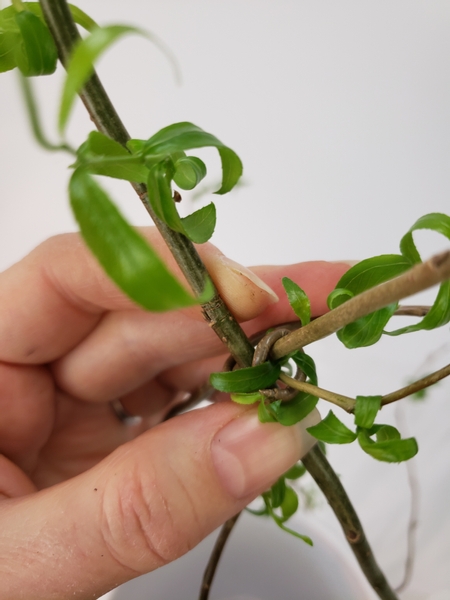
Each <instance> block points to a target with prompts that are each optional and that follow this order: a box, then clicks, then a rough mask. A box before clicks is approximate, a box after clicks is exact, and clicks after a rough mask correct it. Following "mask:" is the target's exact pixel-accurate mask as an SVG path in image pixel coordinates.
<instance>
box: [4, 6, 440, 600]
mask: <svg viewBox="0 0 450 600" xmlns="http://www.w3.org/2000/svg"><path fill="white" fill-rule="evenodd" d="M78 4H79V6H80V7H81V8H84V9H85V10H87V11H89V13H90V14H91V15H92V17H93V18H94V19H97V20H98V21H99V22H100V23H101V24H107V23H113V22H114V23H116V22H127V23H129V24H137V25H139V26H142V27H145V28H147V29H150V30H151V31H152V32H154V33H156V34H157V35H158V36H159V37H160V38H162V39H163V40H164V41H165V43H166V44H167V45H168V46H169V47H170V48H171V49H172V51H173V52H174V53H175V55H176V56H177V58H178V61H179V64H180V67H181V71H182V76H183V84H182V86H181V87H180V86H177V85H176V84H175V83H174V79H173V75H172V71H171V68H170V66H169V64H168V62H167V60H166V58H165V57H164V56H163V55H162V54H161V52H160V51H159V50H157V49H156V48H155V47H154V46H152V45H151V44H150V43H149V42H148V41H146V40H144V39H143V38H132V37H130V38H128V39H126V40H125V41H123V42H122V44H121V45H120V46H117V47H115V48H114V49H112V50H111V51H110V53H109V54H108V55H107V56H106V57H105V58H104V59H102V61H101V63H100V66H99V73H100V75H101V77H102V80H103V82H104V84H105V86H106V88H107V90H108V92H109V93H110V96H111V98H112V99H113V102H114V104H115V105H116V107H117V109H118V112H119V114H120V115H121V116H122V118H123V120H124V122H125V124H126V125H127V127H128V128H129V131H130V133H131V135H132V136H134V137H141V138H146V137H149V136H150V135H152V134H153V133H154V132H155V131H157V130H158V129H159V128H161V127H163V126H165V125H168V124H170V123H173V122H176V121H182V120H189V121H192V122H194V123H196V124H198V125H199V126H201V127H203V128H204V129H206V130H207V131H210V132H212V133H214V134H215V135H217V137H219V138H220V139H221V140H222V141H224V142H225V143H226V144H228V145H230V146H231V147H232V148H233V149H235V150H236V151H237V152H238V153H239V155H240V156H241V158H242V160H243V162H244V167H245V175H244V184H243V185H242V186H241V187H240V188H239V189H238V190H236V191H235V192H233V193H232V194H230V195H229V196H225V197H216V199H215V201H216V206H217V209H218V226H217V230H216V233H215V234H214V237H213V242H214V243H216V244H217V245H218V246H219V247H220V248H221V249H222V250H223V251H224V252H225V253H226V254H228V255H229V256H231V257H232V258H234V259H235V260H237V261H239V262H241V263H243V264H255V263H280V264H282V263H289V262H297V261H303V260H313V259H327V260H340V259H352V260H356V259H361V258H365V257H367V256H371V255H375V254H381V253H390V252H397V251H398V242H399V240H400V238H401V236H402V235H403V234H404V233H405V232H406V231H407V230H408V228H409V227H410V226H411V225H412V224H413V223H414V221H415V220H416V219H417V218H418V217H419V216H421V215H422V214H425V213H427V212H447V213H448V212H449V208H450V202H449V191H450V180H449V159H450V114H449V105H450V75H449V73H450V36H449V25H450V4H449V3H448V2H446V1H443V0H423V1H418V0H403V1H402V0H377V1H374V0H366V1H364V0H339V1H331V0H314V1H312V0H297V1H296V2H294V1H292V0H290V1H289V0H278V2H276V3H275V2H269V1H267V0H259V1H256V0H239V1H236V0H227V1H226V2H225V1H219V0H209V1H208V0H188V1H187V0H184V1H181V0H164V2H163V1H160V2H156V1H154V0H149V1H145V2H144V0H127V1H126V2H119V1H117V0H95V1H91V2H88V1H87V0H83V1H82V0H80V2H79V3H78ZM61 75H62V74H61V73H60V72H59V73H58V74H57V75H56V76H53V77H51V78H42V79H41V80H39V81H37V82H36V84H37V88H38V92H39V96H40V99H41V104H42V109H43V112H44V117H45V122H46V126H47V130H48V131H49V132H50V135H53V134H54V132H55V127H54V123H55V116H54V113H55V107H56V105H57V98H58V94H59V90H60V86H61ZM0 98H1V105H0V106H1V110H0V135H1V144H0V174H1V176H0V198H1V212H0V215H1V217H0V267H1V268H6V267H7V266H8V265H10V264H12V263H13V262H14V261H16V260H18V259H20V258H21V257H22V256H24V254H26V253H27V252H28V251H29V250H30V249H31V248H33V247H34V246H35V245H36V244H37V243H39V242H40V241H42V240H44V239H45V238H47V237H48V236H50V235H52V234H56V233H60V232H64V231H73V230H75V229H76V226H75V224H74V221H73V219H72V217H71V215H70V211H69V208H68V202H67V198H66V184H67V178H68V174H69V172H68V171H67V169H66V167H67V165H68V164H69V163H70V157H68V156H65V155H58V154H57V155H51V154H47V153H45V152H44V151H42V150H41V149H40V148H38V147H37V146H36V145H35V144H34V142H33V141H32V140H31V139H30V135H29V131H28V124H27V122H26V117H25V116H24V111H23V107H22V103H21V99H20V95H19V92H18V87H17V82H16V79H15V74H14V73H8V74H6V75H2V76H1V77H0ZM90 129H91V127H90V123H89V121H88V119H87V118H86V116H85V114H84V112H83V109H82V107H81V106H80V107H78V108H77V109H76V111H75V114H74V116H73V118H72V120H71V124H70V127H69V138H70V139H71V140H72V141H73V143H81V141H82V140H83V138H84V136H85V135H86V133H87V132H88V131H89V130H90ZM203 156H205V157H207V158H208V160H210V164H212V170H211V171H212V175H211V178H210V179H209V180H208V181H207V183H211V184H214V183H216V182H217V177H218V164H217V158H216V156H215V155H214V153H212V152H211V153H206V154H204V155H203ZM109 189H111V190H113V193H114V194H115V199H116V200H117V202H118V204H119V205H120V206H121V207H122V210H123V211H124V212H125V213H126V214H127V215H128V217H129V218H130V219H131V220H132V222H133V223H135V224H147V223H148V218H147V215H146V213H145V211H144V209H143V208H142V207H141V206H140V204H139V202H138V200H137V198H136V197H134V196H133V193H132V191H131V190H130V189H129V186H127V185H125V184H122V183H117V184H116V183H111V184H109ZM208 201H209V199H208ZM184 205H185V206H186V205H187V206H188V207H189V206H192V203H191V200H189V198H186V199H185V201H184ZM416 239H417V241H418V244H419V246H420V248H421V249H422V250H423V254H424V256H425V257H426V256H428V255H430V254H431V253H433V252H435V251H438V250H439V249H441V248H444V247H446V245H447V246H448V241H447V242H446V241H445V240H444V239H443V238H440V236H437V235H432V234H427V233H426V232H425V233H422V232H420V233H419V234H418V235H417V237H416ZM0 293H1V290H0ZM449 348H450V345H449V343H448V327H445V328H443V330H441V331H439V332H432V333H423V334H422V333H420V334H414V335H410V336H405V337H404V338H402V339H400V338H398V339H397V338H394V339H386V340H383V342H382V343H381V344H379V345H378V346H377V347H376V348H371V349H363V350H357V351H352V352H349V351H345V350H343V349H342V350H341V348H340V346H339V344H338V342H337V341H335V340H334V339H333V340H327V341H325V342H321V343H320V344H319V345H317V347H316V345H313V346H312V347H311V354H312V355H313V357H314V358H315V359H316V362H317V363H318V367H319V376H320V383H321V385H322V386H323V387H325V388H331V389H334V390H335V391H340V392H342V393H344V394H348V395H356V394H376V393H387V392H388V391H391V390H393V389H395V388H397V387H401V386H402V385H404V384H405V382H406V381H408V380H410V379H411V378H414V377H416V376H417V377H418V376H421V375H423V374H424V373H426V372H428V371H430V370H433V369H435V368H439V367H440V366H443V365H444V364H446V362H448V355H449ZM435 350H437V352H435ZM449 391H450V385H449V383H448V382H444V383H441V384H440V385H438V386H437V387H436V389H435V391H433V393H432V394H430V396H429V398H428V399H427V400H426V401H425V402H424V403H421V404H418V403H412V402H411V401H406V402H404V403H403V404H404V408H402V409H400V410H401V411H402V413H403V415H400V416H402V417H403V418H404V419H405V420H406V422H407V429H408V431H409V434H411V435H412V434H413V435H416V436H417V438H418V440H419V445H420V453H419V455H418V458H417V459H416V461H415V463H416V467H415V468H416V470H417V473H418V477H419V481H420V487H421V509H420V523H419V530H418V539H419V542H418V548H417V565H416V569H415V572H414V578H413V581H412V583H411V585H410V586H409V588H408V589H407V591H405V592H404V593H403V595H402V596H401V597H402V598H403V599H405V600H425V599H426V598H427V599H428V600H449V598H450V571H449V569H448V563H449V559H450V518H449V508H448V507H449V501H450V460H449V451H450V424H449V423H450V398H449V397H448V396H449ZM326 410H327V407H324V409H323V411H322V412H323V414H325V411H326ZM394 413H395V410H394V409H393V408H392V409H389V410H388V409H385V410H384V411H383V415H382V417H383V421H384V422H394V419H395V414H394ZM330 456H331V460H332V462H333V464H334V465H335V466H336V469H337V470H338V472H339V473H340V474H341V475H342V480H343V482H344V484H345V485H346V487H347V488H348V490H349V492H350V494H351V497H352V499H353V500H354V502H355V504H356V506H357V508H358V510H359V512H360V514H361V518H362V521H363V523H364V524H365V526H366V529H367V531H368V534H369V539H371V541H372V542H373V546H374V548H375V550H376V552H377V555H378V556H379V558H380V562H381V564H382V566H383V568H384V569H385V570H386V572H387V574H388V576H389V578H390V580H391V581H392V582H393V583H394V585H395V583H396V582H398V581H399V580H400V578H401V573H402V566H403V562H404V557H405V529H406V525H407V520H408V512H409V493H408V488H407V485H406V474H405V473H406V470H405V466H404V465H399V466H396V465H384V464H379V463H375V462H374V461H373V460H372V459H370V458H369V457H367V456H365V455H363V454H362V452H358V451H357V449H356V448H353V447H351V448H350V447H339V448H332V449H331V450H330ZM308 518H309V519H310V520H311V522H312V523H314V522H317V523H318V524H319V525H318V526H320V527H322V528H323V527H326V528H328V530H329V536H330V538H333V539H335V540H338V541H339V543H341V545H342V547H343V552H344V553H345V552H347V550H346V548H345V546H344V542H343V541H342V535H341V532H340V530H339V527H338V526H337V525H336V524H335V523H334V521H333V518H332V517H331V516H330V515H329V514H328V509H327V507H326V506H325V504H324V503H322V506H321V508H319V509H318V510H316V511H315V512H314V513H311V514H310V515H309V516H308ZM371 597H372V596H371V593H370V592H367V598H371ZM330 600H331V599H330Z"/></svg>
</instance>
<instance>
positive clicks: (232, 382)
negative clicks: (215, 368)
mask: <svg viewBox="0 0 450 600" xmlns="http://www.w3.org/2000/svg"><path fill="white" fill-rule="evenodd" d="M280 371H281V367H280V365H278V364H274V363H272V362H270V361H267V362H264V363H261V364H260V365H257V366H256V367H247V368H245V369H238V370H237V371H227V372H224V373H211V376H210V382H211V385H212V386H213V387H214V388H216V390H219V391H220V392H229V393H232V392H238V393H247V392H255V391H257V390H262V389H264V388H267V387H270V386H271V385H273V384H274V383H275V382H276V380H277V379H278V377H279V376H280Z"/></svg>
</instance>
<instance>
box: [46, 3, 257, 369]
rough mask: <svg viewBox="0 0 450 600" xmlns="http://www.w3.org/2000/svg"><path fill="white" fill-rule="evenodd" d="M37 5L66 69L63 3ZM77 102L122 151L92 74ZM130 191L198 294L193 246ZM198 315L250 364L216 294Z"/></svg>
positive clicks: (70, 24)
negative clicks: (141, 204) (80, 102)
mask: <svg viewBox="0 0 450 600" xmlns="http://www.w3.org/2000/svg"><path fill="white" fill-rule="evenodd" d="M40 5H41V7H42V12H43V14H44V18H45V20H46V22H47V25H48V27H49V29H50V31H51V33H52V35H53V37H54V40H55V43H56V47H57V48H58V54H59V58H60V60H61V62H62V64H63V65H64V66H66V64H67V61H68V58H69V56H70V54H71V52H72V49H73V46H74V44H75V43H76V42H77V41H78V40H79V39H80V34H79V33H78V29H77V27H76V25H75V23H74V21H73V19H72V15H71V13H70V10H69V7H68V5H67V2H66V0H40ZM80 98H81V100H82V101H83V103H84V105H85V107H86V109H87V111H88V113H89V115H90V117H91V120H92V121H93V123H94V124H95V126H96V127H97V129H98V130H99V131H101V132H102V133H104V134H105V135H107V136H108V137H110V138H112V139H113V140H116V141H117V142H119V143H120V144H122V145H123V146H124V147H125V148H126V143H127V142H128V140H129V139H130V135H129V133H128V131H127V130H126V128H125V126H124V124H123V123H122V121H121V119H120V117H119V115H118V114H117V112H116V110H115V108H114V106H113V104H112V103H111V100H110V99H109V97H108V95H107V93H106V91H105V89H104V87H103V85H102V83H101V81H100V79H99V78H98V76H97V74H96V73H94V74H93V75H92V77H91V78H90V79H89V81H88V82H87V83H86V84H85V86H84V88H83V90H82V91H81V93H80ZM133 188H134V189H135V191H136V193H137V194H138V196H139V198H140V199H141V202H142V203H143V205H144V207H145V208H146V210H147V212H148V213H149V215H150V216H151V218H152V219H153V221H154V223H155V225H156V227H157V228H158V230H159V232H160V233H161V235H162V237H163V238H164V241H165V242H166V244H167V245H168V247H169V248H170V250H171V252H172V254H173V256H174V258H175V260H176V261H177V263H178V265H179V267H180V269H181V271H182V273H183V275H184V276H185V277H186V280H187V281H188V283H189V285H190V286H191V288H192V290H193V291H194V293H195V294H197V295H198V294H200V293H201V292H202V291H203V288H204V286H205V281H206V279H207V277H208V272H207V270H206V267H205V265H204V264H203V262H202V260H201V258H200V256H199V254H198V252H197V251H196V249H195V247H194V245H193V244H192V242H191V241H190V240H189V239H188V238H186V237H185V236H184V235H182V234H180V233H178V232H176V231H173V230H172V229H170V228H169V227H167V225H166V224H165V223H164V222H163V221H161V220H160V219H159V218H158V217H157V216H156V214H155V212H154V211H153V209H152V206H151V204H150V202H149V200H148V196H147V189H146V186H145V185H143V184H133ZM202 311H203V315H204V317H205V319H206V321H207V322H208V323H209V324H210V326H211V328H212V329H213V330H214V331H215V332H216V334H217V335H218V336H219V338H220V339H221V340H222V342H223V343H224V344H225V345H226V346H227V348H228V350H229V351H230V353H231V354H232V355H233V356H234V358H235V359H236V361H237V363H238V364H239V365H240V366H247V365H249V364H251V360H252V356H253V346H252V345H251V344H250V342H249V341H248V339H247V336H246V335H245V334H244V332H243V330H242V328H241V327H240V325H239V324H238V323H237V321H236V320H235V319H234V317H233V316H232V315H231V313H230V311H229V310H228V308H227V307H226V305H225V303H224V302H223V300H222V298H221V297H220V296H219V294H218V292H217V290H215V294H214V296H213V298H212V300H210V301H209V302H206V303H205V304H203V305H202Z"/></svg>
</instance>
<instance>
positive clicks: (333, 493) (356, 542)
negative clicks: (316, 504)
mask: <svg viewBox="0 0 450 600" xmlns="http://www.w3.org/2000/svg"><path fill="white" fill-rule="evenodd" d="M302 462H303V464H304V466H305V467H306V469H307V470H308V472H309V473H310V474H311V476H312V477H313V478H314V481H315V482H316V483H317V485H318V486H319V488H320V489H321V490H322V492H323V493H324V495H325V497H326V499H327V500H328V503H329V504H330V506H331V508H332V510H333V512H334V514H335V515H336V517H337V519H338V521H339V523H340V524H341V527H342V529H343V531H344V534H345V537H346V538H347V541H348V543H349V544H350V548H351V549H352V550H353V553H354V555H355V556H356V559H357V561H358V562H359V565H360V567H361V569H362V571H363V573H364V575H365V576H366V578H367V580H368V582H369V583H370V584H371V586H372V587H373V589H374V590H375V591H376V593H377V594H378V596H379V597H380V598H381V599H382V600H398V599H397V596H396V594H395V592H393V590H392V588H391V587H390V585H389V583H388V581H387V580H386V578H385V576H384V575H383V573H382V571H381V569H380V567H379V566H378V564H377V561H376V560H375V557H374V555H373V552H372V549H371V547H370V546H369V543H368V541H367V538H366V535H365V533H364V530H363V527H362V525H361V522H360V520H359V518H358V515H357V514H356V512H355V509H354V508H353V505H352V503H351V502H350V499H349V497H348V495H347V493H346V491H345V490H344V488H343V486H342V483H341V481H340V479H339V477H338V476H337V475H336V473H335V472H334V470H333V469H332V468H331V466H330V463H329V462H328V461H327V460H326V458H325V455H324V454H323V452H322V451H321V450H320V448H319V446H318V445H316V446H314V448H313V449H312V450H311V451H310V452H309V453H308V454H307V455H306V456H305V457H304V458H303V459H302Z"/></svg>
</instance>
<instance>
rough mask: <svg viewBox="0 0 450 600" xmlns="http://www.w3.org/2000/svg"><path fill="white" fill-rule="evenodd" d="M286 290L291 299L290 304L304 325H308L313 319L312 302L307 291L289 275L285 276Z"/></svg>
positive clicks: (283, 281)
mask: <svg viewBox="0 0 450 600" xmlns="http://www.w3.org/2000/svg"><path fill="white" fill-rule="evenodd" d="M281 281H282V283H283V287H284V291H285V292H286V295H287V297H288V300H289V304H290V305H291V307H292V310H293V311H294V312H295V314H296V315H297V317H298V318H299V319H300V321H301V323H302V325H303V326H305V325H308V323H309V322H310V320H311V304H310V302H309V298H308V296H307V295H306V293H305V292H304V291H303V290H302V288H301V287H300V286H298V285H297V284H296V283H295V281H292V279H289V277H283V279H282V280H281Z"/></svg>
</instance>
